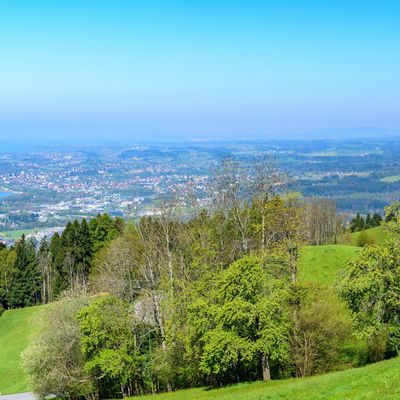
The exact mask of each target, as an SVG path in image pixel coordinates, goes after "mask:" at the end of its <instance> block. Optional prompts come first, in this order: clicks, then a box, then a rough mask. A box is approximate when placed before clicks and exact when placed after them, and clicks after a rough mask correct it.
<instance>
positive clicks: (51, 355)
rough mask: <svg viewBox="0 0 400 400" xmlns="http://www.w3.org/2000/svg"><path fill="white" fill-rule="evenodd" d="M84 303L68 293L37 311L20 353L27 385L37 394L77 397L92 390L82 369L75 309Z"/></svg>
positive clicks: (87, 376) (84, 298) (91, 381)
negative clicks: (27, 344) (30, 331)
mask: <svg viewBox="0 0 400 400" xmlns="http://www.w3.org/2000/svg"><path fill="white" fill-rule="evenodd" d="M87 303H88V299H87V298H86V296H85V295H82V294H80V293H79V294H76V293H71V294H69V295H65V296H64V297H63V298H61V299H60V300H58V301H56V302H54V303H51V304H48V305H46V306H44V307H43V308H42V309H41V311H40V313H39V314H38V315H37V317H36V319H35V321H34V326H35V327H36V328H35V331H34V333H33V336H32V339H31V342H30V345H29V347H28V348H27V349H26V350H25V351H24V352H23V353H22V359H23V366H24V369H25V370H26V372H27V373H28V375H29V383H30V388H31V390H33V391H34V392H35V393H36V394H37V395H38V396H39V397H40V398H44V397H46V396H49V395H56V396H57V397H60V398H75V399H76V398H80V397H84V396H89V395H91V394H93V393H95V387H94V382H93V379H92V377H91V376H90V375H89V374H88V373H87V372H86V371H85V370H84V360H83V355H82V351H81V343H80V331H79V324H78V321H77V319H76V316H77V313H78V312H79V310H81V309H82V307H84V306H85V305H86V304H87Z"/></svg>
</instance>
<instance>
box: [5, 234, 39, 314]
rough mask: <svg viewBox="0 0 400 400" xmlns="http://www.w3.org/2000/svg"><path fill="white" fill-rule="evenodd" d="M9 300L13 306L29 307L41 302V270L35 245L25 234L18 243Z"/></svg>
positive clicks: (8, 295)
mask: <svg viewBox="0 0 400 400" xmlns="http://www.w3.org/2000/svg"><path fill="white" fill-rule="evenodd" d="M15 252H16V258H15V264H14V268H13V271H12V274H11V283H10V287H9V290H8V294H7V302H8V304H9V306H10V307H11V308H19V307H27V306H32V305H35V304H38V303H39V302H40V284H41V278H40V271H39V268H38V263H37V259H36V252H35V245H34V244H33V242H31V241H26V240H25V236H22V238H21V240H20V241H19V242H18V243H17V246H16V249H15Z"/></svg>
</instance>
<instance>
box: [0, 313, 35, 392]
mask: <svg viewBox="0 0 400 400" xmlns="http://www.w3.org/2000/svg"><path fill="white" fill-rule="evenodd" d="M39 309H40V307H30V308H24V309H18V310H12V311H6V312H5V313H4V314H3V315H2V316H1V317H0V394H9V393H19V392H24V391H25V392H26V391H27V390H28V385H27V376H26V374H25V373H24V372H23V371H22V369H21V359H20V355H21V352H22V351H23V350H25V349H26V347H27V345H28V340H29V335H30V333H31V324H30V319H31V317H32V316H33V315H34V314H35V313H36V312H37V311H38V310H39Z"/></svg>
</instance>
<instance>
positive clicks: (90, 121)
mask: <svg viewBox="0 0 400 400" xmlns="http://www.w3.org/2000/svg"><path fill="white" fill-rule="evenodd" d="M399 20H400V2H398V1H385V0H381V1H368V0H364V1H351V0H348V1H340V0H336V1H329V0H327V1H317V0H315V1H285V0H280V1H268V0H265V1H234V0H231V1H222V0H221V1H207V0H203V1H190V0H186V1H168V0H164V1H153V0H143V1H135V0H130V1H128V0H127V1H123V0H109V1H104V0H103V1H102V0H96V1H90V0H86V1H83V0H81V1H76V0H68V1H61V0H60V1H54V0H51V1H50V0H49V1H45V0H35V1H31V0H24V1H23V0H1V1H0V138H4V137H12V138H20V139H26V138H28V137H40V138H44V139H46V138H51V139H63V138H64V139H65V138H77V137H78V136H82V137H85V138H88V139H90V140H92V141H95V140H96V139H98V140H99V139H100V138H101V139H104V138H105V139H108V138H110V139H117V138H119V139H135V138H139V137H144V138H153V139H154V138H156V139H157V138H169V137H185V138H195V137H221V138H230V137H268V136H276V135H279V136H281V135H293V134H299V135H300V134H304V133H305V132H310V131H319V130H324V129H329V128H353V127H379V128H384V129H385V130H387V131H393V130H396V129H398V128H400V112H399V109H400V76H399V72H398V71H400V25H399Z"/></svg>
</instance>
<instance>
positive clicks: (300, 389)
mask: <svg viewBox="0 0 400 400" xmlns="http://www.w3.org/2000/svg"><path fill="white" fill-rule="evenodd" d="M399 379H400V358H396V359H393V360H389V361H384V362H381V363H377V364H372V365H369V366H367V367H363V368H358V369H352V370H349V371H341V372H335V373H331V374H325V375H320V376H314V377H311V378H306V379H291V380H285V381H273V382H270V383H263V382H256V383H248V384H240V385H235V386H231V387H227V388H222V389H215V390H207V389H193V390H182V391H179V392H176V393H169V394H161V395H155V396H144V397H140V399H145V400H152V399H154V400H211V399H218V400H294V399H296V400H310V399H313V400H343V399H352V400H361V399H362V400H376V399H379V400H394V399H399V398H400V386H399V385H398V382H399Z"/></svg>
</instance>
